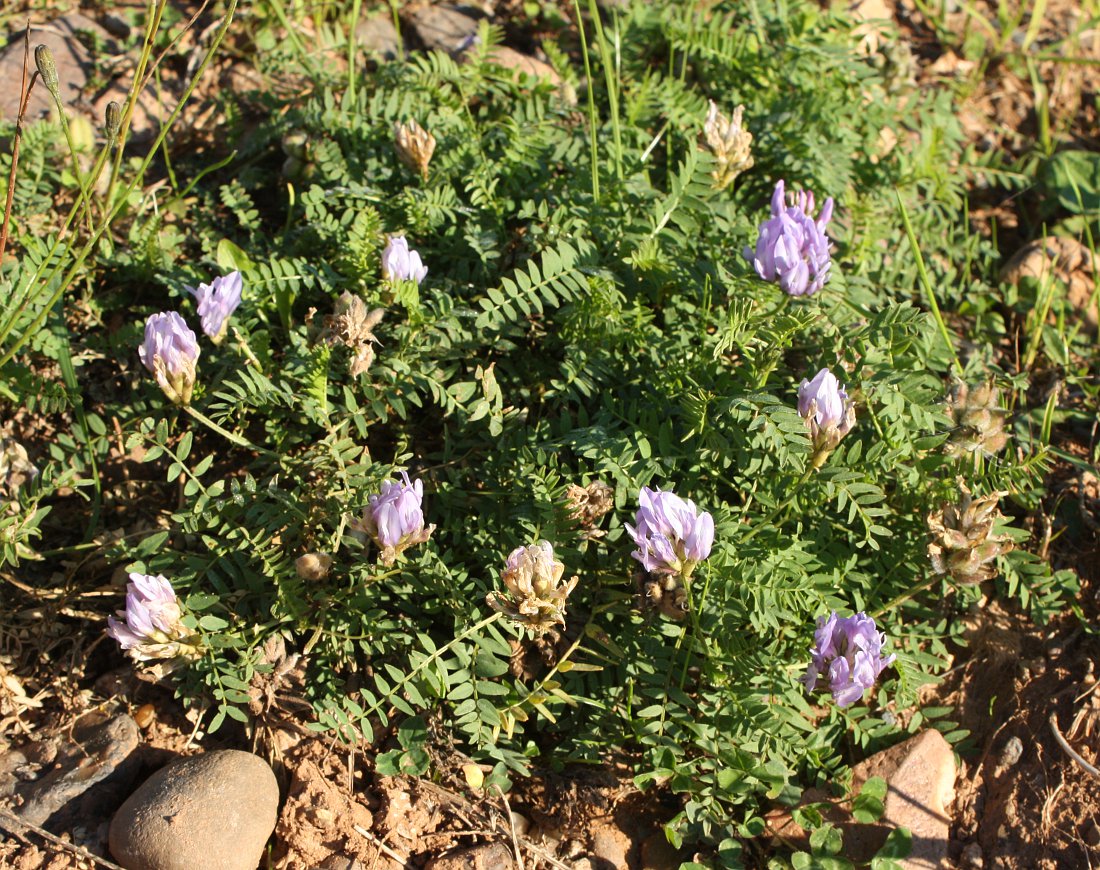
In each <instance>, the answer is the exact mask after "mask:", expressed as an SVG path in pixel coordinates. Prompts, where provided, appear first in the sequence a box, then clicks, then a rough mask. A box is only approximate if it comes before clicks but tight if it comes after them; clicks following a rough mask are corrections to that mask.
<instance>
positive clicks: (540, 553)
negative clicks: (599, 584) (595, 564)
mask: <svg viewBox="0 0 1100 870" xmlns="http://www.w3.org/2000/svg"><path fill="white" fill-rule="evenodd" d="M564 573H565V565H564V563H562V562H559V561H557V559H555V558H554V548H553V546H552V545H551V544H550V542H549V541H540V542H539V543H537V544H531V545H530V546H528V547H516V549H514V550H513V551H512V552H511V554H510V555H509V556H508V561H507V563H506V565H505V567H504V571H502V572H501V575H500V579H501V580H502V581H503V582H504V587H505V591H504V592H490V593H489V594H488V595H487V596H486V601H487V602H488V603H489V606H490V607H492V608H493V610H497V611H499V612H501V613H504V614H505V615H506V616H508V617H510V618H511V619H514V620H515V621H516V622H518V623H520V624H521V625H523V626H526V627H527V628H529V629H531V631H532V632H533V633H535V634H536V635H542V634H545V633H546V632H547V631H549V630H550V629H552V628H553V627H554V626H555V625H564V624H565V600H566V598H568V597H569V593H570V592H572V591H573V587H574V586H576V585H577V581H578V580H579V578H578V577H573V578H572V579H570V580H569V581H568V582H563V581H562V575H563V574H564Z"/></svg>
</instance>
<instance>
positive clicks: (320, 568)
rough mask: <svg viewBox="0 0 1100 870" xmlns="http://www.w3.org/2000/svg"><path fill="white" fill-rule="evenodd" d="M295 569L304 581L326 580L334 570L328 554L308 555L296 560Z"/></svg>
mask: <svg viewBox="0 0 1100 870" xmlns="http://www.w3.org/2000/svg"><path fill="white" fill-rule="evenodd" d="M294 568H295V570H296V571H297V572H298V576H299V577H301V578H302V579H303V580H324V579H325V578H326V577H327V576H328V574H329V571H331V570H332V556H330V555H329V554H328V553H306V554H305V555H304V556H299V557H298V558H297V559H295V560H294Z"/></svg>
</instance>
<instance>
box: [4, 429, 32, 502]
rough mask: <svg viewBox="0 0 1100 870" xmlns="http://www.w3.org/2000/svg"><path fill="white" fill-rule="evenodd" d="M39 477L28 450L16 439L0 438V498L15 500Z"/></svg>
mask: <svg viewBox="0 0 1100 870" xmlns="http://www.w3.org/2000/svg"><path fill="white" fill-rule="evenodd" d="M36 477H38V469H37V468H36V467H35V465H34V463H33V462H31V460H30V457H28V456H27V450H26V448H25V447H24V446H23V445H22V444H20V443H19V442H18V441H16V440H15V439H14V438H7V437H3V436H0V498H9V499H14V498H15V497H16V496H17V495H18V494H19V491H20V490H21V489H23V488H24V487H25V486H26V485H27V484H28V483H30V482H31V481H32V480H34V479H35V478H36Z"/></svg>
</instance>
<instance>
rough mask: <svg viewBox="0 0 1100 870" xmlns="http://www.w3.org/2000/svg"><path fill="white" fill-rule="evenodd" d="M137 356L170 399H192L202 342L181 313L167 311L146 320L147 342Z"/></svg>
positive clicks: (184, 403) (181, 401)
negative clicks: (200, 342)
mask: <svg viewBox="0 0 1100 870" xmlns="http://www.w3.org/2000/svg"><path fill="white" fill-rule="evenodd" d="M138 356H139V357H141V362H142V365H144V366H145V368H147V369H149V371H150V372H152V373H153V377H155V378H156V379H157V383H158V384H159V385H160V388H161V389H162V390H164V394H165V395H166V396H167V397H168V398H169V400H171V401H172V402H175V403H176V404H177V405H187V404H189V403H190V402H191V391H192V389H193V388H194V386H195V364H196V363H197V362H198V359H199V343H198V340H197V339H196V338H195V333H194V332H192V331H191V329H190V328H189V327H188V326H187V322H186V321H185V320H184V319H183V318H182V317H180V316H179V314H177V313H176V312H175V311H165V312H161V313H160V314H154V315H152V316H151V317H150V318H149V319H148V320H146V321H145V341H144V342H143V343H142V345H141V347H140V348H138Z"/></svg>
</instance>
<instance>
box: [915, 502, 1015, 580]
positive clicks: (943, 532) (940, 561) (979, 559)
mask: <svg viewBox="0 0 1100 870" xmlns="http://www.w3.org/2000/svg"><path fill="white" fill-rule="evenodd" d="M959 493H960V497H959V501H958V503H956V504H945V505H944V506H943V507H942V508H941V509H940V510H938V511H933V512H932V513H930V514H929V515H928V530H929V532H930V533H931V535H932V540H931V542H930V543H929V544H928V560H929V561H930V562H931V564H932V570H933V572H935V573H936V574H941V575H947V576H950V577H951V579H952V580H953V581H954V582H955V583H958V584H961V585H970V584H974V583H981V582H982V581H983V580H991V579H992V578H993V577H996V576H997V568H996V566H995V564H994V562H995V560H996V558H997V557H998V556H1002V555H1004V554H1005V553H1007V552H1009V551H1010V550H1011V549H1012V548H1013V543H1012V539H1011V538H1010V537H1009V536H1008V535H1006V534H1000V535H995V534H993V526H994V524H995V523H996V522H997V520H1000V519H1004V517H1003V516H1002V514H1001V512H1000V511H999V510H997V503H998V502H999V501H1000V500H1001V497H1002V496H1005V495H1008V493H1007V492H994V493H990V494H989V495H986V496H982V497H981V498H974V497H973V496H971V494H970V490H969V489H967V487H966V485H965V484H963V483H962V481H959Z"/></svg>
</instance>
